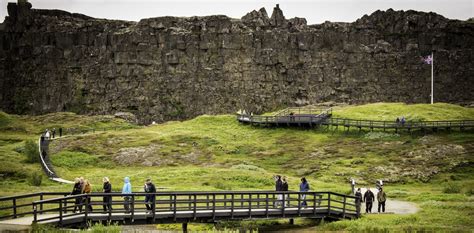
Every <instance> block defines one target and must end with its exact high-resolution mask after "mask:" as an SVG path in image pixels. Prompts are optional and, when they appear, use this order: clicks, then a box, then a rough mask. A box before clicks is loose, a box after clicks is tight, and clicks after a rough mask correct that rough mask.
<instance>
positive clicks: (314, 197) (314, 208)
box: [313, 193, 316, 215]
mask: <svg viewBox="0 0 474 233" xmlns="http://www.w3.org/2000/svg"><path fill="white" fill-rule="evenodd" d="M313 214H314V215H316V193H313Z"/></svg>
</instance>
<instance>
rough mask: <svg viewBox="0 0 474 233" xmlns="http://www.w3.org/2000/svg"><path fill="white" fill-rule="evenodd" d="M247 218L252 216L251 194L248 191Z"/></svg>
mask: <svg viewBox="0 0 474 233" xmlns="http://www.w3.org/2000/svg"><path fill="white" fill-rule="evenodd" d="M249 218H252V194H251V193H249Z"/></svg>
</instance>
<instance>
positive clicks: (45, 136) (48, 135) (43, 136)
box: [41, 128, 63, 141]
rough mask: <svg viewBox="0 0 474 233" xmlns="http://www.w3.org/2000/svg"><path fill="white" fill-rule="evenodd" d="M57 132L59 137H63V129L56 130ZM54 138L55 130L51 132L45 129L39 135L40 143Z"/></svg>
mask: <svg viewBox="0 0 474 233" xmlns="http://www.w3.org/2000/svg"><path fill="white" fill-rule="evenodd" d="M58 132H59V137H62V136H63V128H59V129H58ZM55 137H56V128H53V129H52V130H49V129H46V130H45V131H44V132H43V133H42V134H41V141H43V140H49V139H52V138H55Z"/></svg>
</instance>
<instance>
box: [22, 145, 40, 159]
mask: <svg viewBox="0 0 474 233" xmlns="http://www.w3.org/2000/svg"><path fill="white" fill-rule="evenodd" d="M23 153H24V154H25V155H26V161H27V162H29V163H36V162H39V151H38V144H36V143H35V142H34V141H33V140H26V141H25V149H24V150H23Z"/></svg>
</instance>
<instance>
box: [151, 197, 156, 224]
mask: <svg viewBox="0 0 474 233" xmlns="http://www.w3.org/2000/svg"><path fill="white" fill-rule="evenodd" d="M152 200H153V205H152V206H153V214H152V216H153V222H155V219H156V194H153V199H152Z"/></svg>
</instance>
